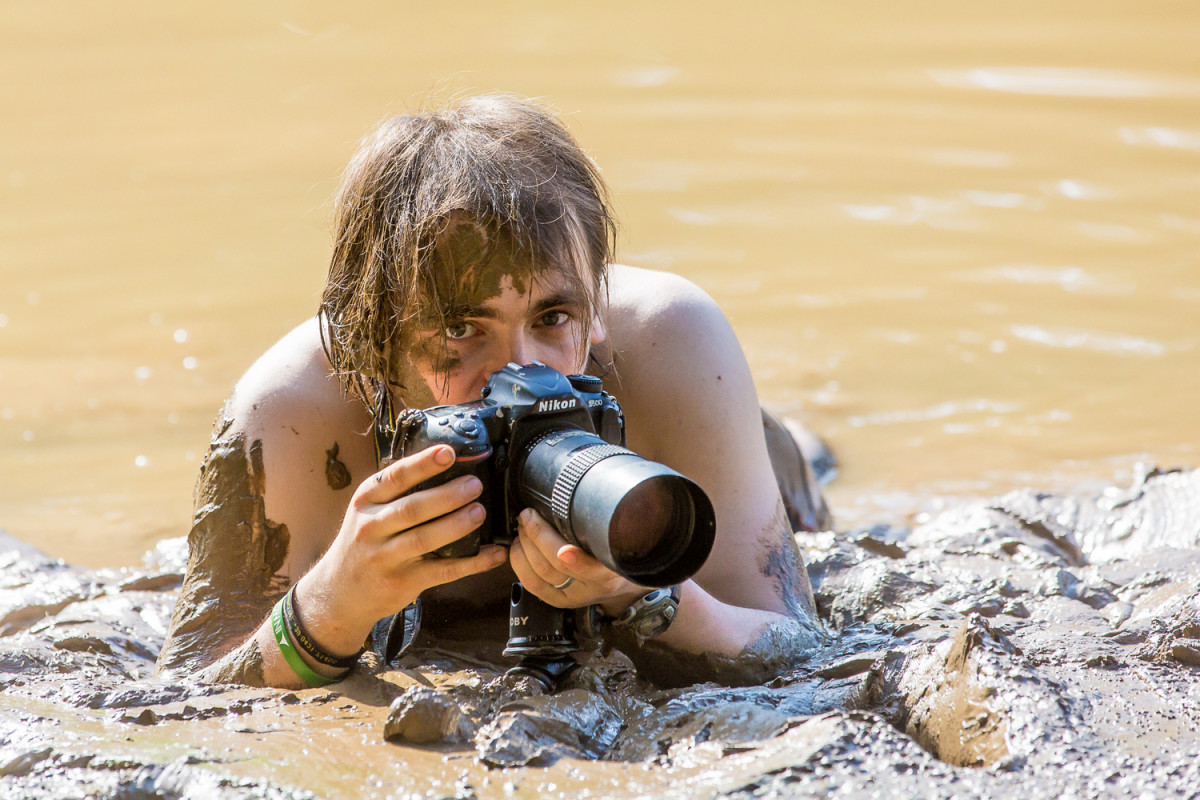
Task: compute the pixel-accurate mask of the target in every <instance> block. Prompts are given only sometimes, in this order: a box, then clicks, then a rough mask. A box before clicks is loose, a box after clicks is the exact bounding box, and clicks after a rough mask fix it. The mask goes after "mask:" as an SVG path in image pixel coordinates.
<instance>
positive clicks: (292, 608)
mask: <svg viewBox="0 0 1200 800" xmlns="http://www.w3.org/2000/svg"><path fill="white" fill-rule="evenodd" d="M295 592H296V587H295V586H292V588H291V589H288V593H287V596H286V597H284V598H283V621H284V623H285V624H286V625H287V629H288V632H289V633H290V634H291V635H292V637H291V638H292V642H293V643H294V644H295V645H296V646H297V647H299V648H300V649H301V650H303V651H304V652H306V653H308V654H309V655H310V656H312V658H313V660H314V661H317V662H319V663H321V664H324V665H326V666H328V667H336V668H337V669H349V668H350V667H353V666H354V665H355V664H357V663H358V657H359V656H361V655H362V653H363V651H362V650H359V651H358V652H357V653H355V654H354V655H352V656H334V655H330V654H329V653H326V652H325V651H324V650H322V649H321V646H320V645H319V644H317V643H316V642H315V641H313V638H312V637H311V636H309V635H308V631H306V630H304V626H303V625H301V624H300V615H299V614H297V613H296V601H295V600H294V599H293V597H292V596H293V595H294V594H295ZM363 649H366V648H365V647H364V648H363Z"/></svg>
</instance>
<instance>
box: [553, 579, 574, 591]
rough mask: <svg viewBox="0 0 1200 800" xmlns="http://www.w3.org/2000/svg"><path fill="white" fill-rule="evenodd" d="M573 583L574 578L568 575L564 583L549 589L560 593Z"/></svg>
mask: <svg viewBox="0 0 1200 800" xmlns="http://www.w3.org/2000/svg"><path fill="white" fill-rule="evenodd" d="M574 582H575V579H574V578H572V577H571V576H570V575H568V576H567V579H566V580H565V581H563V582H562V583H560V584H558V585H557V586H552V587H550V588H552V589H558V590H559V591H560V592H561V591H562V590H563V589H566V588H567V587H568V586H570V585H571V584H572V583H574Z"/></svg>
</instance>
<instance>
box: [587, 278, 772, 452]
mask: <svg viewBox="0 0 1200 800" xmlns="http://www.w3.org/2000/svg"><path fill="white" fill-rule="evenodd" d="M610 298H611V299H610V310H609V317H608V339H607V341H606V343H605V344H606V346H607V350H606V353H607V355H609V357H610V358H611V360H612V363H613V364H614V365H615V367H616V380H615V386H616V387H617V391H618V392H619V394H618V399H620V400H621V402H622V404H623V405H624V406H626V410H627V412H628V413H627V415H628V416H629V417H631V420H630V423H631V425H632V427H633V429H634V430H633V431H631V435H634V436H636V438H638V439H640V440H642V441H643V442H644V445H645V446H648V447H651V448H652V449H653V450H656V451H658V450H659V449H660V446H662V445H664V444H665V442H662V441H660V439H662V437H667V438H669V439H671V440H672V441H673V440H675V439H676V438H677V436H678V435H679V432H678V430H677V427H678V426H679V425H684V424H689V422H690V421H691V420H692V418H693V417H695V416H697V413H696V411H697V409H700V408H705V407H709V408H720V409H723V410H725V411H726V412H731V411H732V412H736V413H737V414H738V415H739V416H741V417H745V418H747V419H755V420H757V419H758V414H759V407H758V396H757V394H756V393H755V391H754V381H753V377H752V375H751V373H750V368H749V366H748V365H747V363H746V359H745V356H744V354H743V353H742V349H741V345H740V344H739V343H738V340H737V335H736V334H735V333H734V331H733V328H732V326H731V325H730V324H729V320H728V319H726V317H725V314H724V312H722V311H721V309H720V307H719V306H718V305H717V303H716V302H715V301H714V300H713V299H712V298H711V297H710V296H709V295H708V294H707V293H706V292H705V291H704V290H703V289H701V288H700V287H699V286H697V285H696V284H695V283H693V282H691V281H689V280H687V279H686V278H683V277H682V276H679V275H674V274H671V273H666V272H657V271H654V270H647V269H639V268H636V267H617V266H614V267H613V268H612V273H611V291H610ZM727 418H728V417H727ZM659 454H660V455H664V456H666V455H668V454H667V453H663V452H660V453H659Z"/></svg>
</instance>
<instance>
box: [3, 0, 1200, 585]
mask: <svg viewBox="0 0 1200 800" xmlns="http://www.w3.org/2000/svg"><path fill="white" fill-rule="evenodd" d="M371 5H374V7H373V8H372V7H370V6H371ZM441 8H442V7H441V6H435V7H426V8H414V7H406V8H404V9H403V10H400V7H399V6H396V5H395V4H391V3H377V4H355V5H354V6H353V7H351V8H345V9H343V8H338V7H335V6H328V7H326V6H325V5H318V4H299V5H297V4H279V3H266V4H249V5H247V4H237V3H215V4H207V5H206V6H205V7H204V9H203V11H201V10H200V9H199V7H192V6H177V5H171V4H167V5H163V4H158V3H155V4H151V3H123V4H121V5H120V7H119V8H114V7H112V6H109V5H104V4H99V5H97V4H84V3H77V2H60V1H58V0H51V2H44V3H36V4H33V3H22V4H18V3H8V4H5V6H4V9H3V12H2V13H0V45H2V46H0V74H2V75H3V80H0V108H3V118H4V125H3V126H2V127H0V526H2V527H4V528H5V529H7V530H8V531H9V532H10V533H12V534H14V535H16V536H19V537H21V538H23V539H25V540H27V541H30V542H32V543H34V544H36V545H38V546H40V547H42V548H43V549H45V550H46V551H48V552H50V553H51V554H53V555H56V556H61V557H63V558H66V559H68V560H71V561H73V562H76V563H80V564H83V565H88V566H102V565H118V564H125V563H130V562H132V561H134V560H135V559H136V558H137V556H138V555H139V554H140V553H141V552H143V551H144V550H145V549H146V548H147V547H149V546H150V545H151V544H152V543H153V542H154V541H155V540H157V539H158V538H161V537H163V536H174V535H180V534H182V533H184V532H186V530H187V526H188V519H189V516H190V511H191V509H190V506H191V498H190V495H191V485H192V482H193V480H194V477H195V473H196V470H197V468H198V466H199V461H200V459H201V458H202V456H203V453H204V450H205V447H206V444H207V440H208V429H209V423H210V421H211V419H212V418H213V416H214V414H215V412H216V410H217V409H218V407H219V406H220V404H221V401H222V399H223V398H224V397H225V396H226V394H227V393H228V390H229V388H230V386H231V385H232V384H233V383H234V381H235V380H236V379H237V377H238V375H239V374H240V373H241V372H242V371H243V370H244V369H245V368H246V367H247V366H248V365H249V364H250V363H251V362H252V361H253V359H254V358H255V357H256V356H257V355H258V354H259V353H260V352H262V351H263V350H264V349H265V348H266V347H267V346H268V345H269V344H270V343H271V342H272V341H274V340H275V339H276V338H277V337H278V336H279V335H280V334H282V333H283V332H284V331H286V330H287V329H289V328H290V327H291V326H292V325H294V324H296V323H297V322H299V321H300V320H302V319H303V318H305V317H306V316H308V315H310V314H312V313H313V311H314V310H315V306H316V301H317V297H318V295H319V292H320V289H321V285H322V279H323V274H324V270H325V263H326V259H327V253H328V221H329V209H330V198H331V195H332V193H333V191H334V188H335V186H336V182H337V177H338V173H339V170H340V169H341V168H342V166H343V164H344V162H345V161H346V160H347V159H348V157H349V155H350V153H351V152H352V150H353V148H354V144H355V142H356V141H357V140H358V139H359V138H360V137H361V136H362V135H363V134H364V133H365V132H366V131H367V130H368V129H369V128H370V126H371V125H372V124H373V123H375V122H376V121H377V120H379V119H380V118H381V117H383V116H384V115H385V114H387V113H394V112H400V111H403V110H405V109H407V108H411V107H414V106H417V105H419V104H420V103H421V102H423V101H424V100H425V99H426V98H428V97H430V96H433V97H447V96H451V95H455V94H461V93H468V92H474V91H483V90H509V91H513V92H517V93H521V94H525V95H532V96H537V97H541V98H544V99H545V100H546V101H548V102H550V103H551V104H553V105H554V106H555V107H557V108H558V109H559V110H561V111H562V112H563V113H564V114H565V117H566V119H567V121H568V124H569V125H570V126H571V128H572V129H573V130H574V131H575V133H576V135H577V136H578V137H579V139H580V140H581V141H582V142H583V144H584V146H585V147H586V148H587V149H588V150H589V152H591V153H592V154H593V155H594V156H595V158H596V159H597V161H598V162H599V163H600V165H601V166H602V167H603V169H604V174H605V176H606V177H607V179H608V181H609V182H610V184H611V188H612V190H613V193H614V196H615V198H616V206H617V209H618V212H619V214H620V216H621V220H622V224H623V229H622V233H621V242H620V257H621V259H622V260H624V261H625V262H628V263H632V264H638V265H642V266H647V267H655V268H660V269H666V270H672V271H675V272H679V273H681V274H684V275H686V276H688V277H690V278H691V279H693V280H694V281H696V282H697V283H699V284H700V285H701V286H703V287H704V288H705V289H706V290H708V291H709V292H710V293H711V294H712V295H713V296H714V297H715V298H716V299H717V300H718V301H719V302H720V304H721V305H722V306H723V307H724V308H725V309H726V311H727V313H728V314H729V316H730V318H731V319H732V321H733V323H734V325H735V327H736V329H737V331H738V333H739V335H740V336H741V339H742V342H743V344H744V346H745V349H746V353H747V356H748V358H749V361H750V364H751V366H752V368H753V370H754V374H755V376H756V379H757V382H758V389H759V392H760V395H761V397H762V400H763V401H764V402H765V403H766V404H768V405H770V406H773V407H775V408H778V409H781V410H783V411H786V412H788V413H791V414H794V415H796V416H797V417H799V418H802V419H803V420H804V421H806V422H807V423H808V424H809V425H811V426H812V427H813V428H815V429H816V430H817V431H818V432H820V433H821V434H823V435H824V436H825V437H827V438H828V440H829V441H830V443H831V444H832V445H833V447H834V448H835V450H836V451H837V453H838V455H839V456H840V458H841V460H842V465H843V466H842V471H841V475H840V477H839V478H838V479H837V481H836V482H835V483H834V484H833V486H832V487H831V498H832V504H833V507H834V511H835V514H836V515H837V516H838V517H839V521H840V523H841V525H843V526H849V525H858V524H868V523H871V522H875V521H892V522H896V521H903V520H904V519H905V518H906V517H907V516H909V515H913V514H919V513H921V512H922V511H923V510H928V509H930V508H933V507H936V506H937V505H938V504H939V503H944V502H947V501H953V499H955V498H961V497H973V496H979V495H990V494H995V493H999V492H1004V491H1007V490H1008V489H1010V488H1014V487H1017V486H1023V485H1031V486H1036V487H1043V488H1047V489H1072V488H1086V487H1090V486H1095V485H1098V484H1103V483H1108V482H1111V481H1112V480H1114V479H1115V480H1123V479H1124V477H1125V476H1126V475H1128V474H1129V473H1130V471H1131V470H1132V468H1133V465H1134V464H1135V462H1137V461H1138V460H1139V459H1142V460H1148V461H1154V462H1158V463H1161V464H1164V465H1173V464H1184V465H1191V466H1196V465H1198V464H1200V454H1198V453H1197V448H1196V444H1197V428H1198V427H1200V426H1198V423H1200V412H1198V411H1197V401H1198V399H1200V391H1198V390H1200V378H1198V377H1197V376H1198V373H1200V277H1198V276H1197V269H1196V263H1197V256H1198V254H1200V205H1198V203H1197V200H1198V199H1200V111H1198V109H1200V59H1197V58H1196V53H1197V52H1198V49H1197V37H1196V31H1197V30H1198V28H1197V22H1198V21H1200V20H1198V19H1197V18H1198V16H1200V12H1197V11H1196V10H1194V8H1195V7H1194V5H1193V4H1189V3H1147V4H1117V3H1109V2H1100V3H1097V2H1088V3H1082V2H1077V3H1061V4H1054V5H1053V7H1051V8H1047V7H1046V6H1045V4H1034V3H1024V2H1022V3H1005V4H999V5H997V4H990V5H989V4H960V3H937V4H931V3H904V4H897V5H891V4H866V3H845V4H841V3H835V4H796V3H782V2H781V3H750V4H739V5H737V6H729V5H725V4H711V5H710V4H699V5H697V4H695V3H686V4H685V3H675V2H669V3H656V4H651V5H649V6H643V5H640V4H639V5H635V4H628V3H609V4H604V5H603V6H595V5H586V6H584V5H572V4H555V5H549V4H546V5H542V6H540V7H538V9H537V10H536V11H533V10H531V9H532V7H526V6H522V9H525V10H524V11H522V12H521V13H511V12H510V11H509V7H508V6H507V5H505V4H482V3H473V2H467V3H456V4H453V6H452V7H449V6H448V7H445V8H446V10H441ZM431 9H432V10H431ZM696 401H697V402H699V403H703V402H704V398H703V397H702V396H697V398H696Z"/></svg>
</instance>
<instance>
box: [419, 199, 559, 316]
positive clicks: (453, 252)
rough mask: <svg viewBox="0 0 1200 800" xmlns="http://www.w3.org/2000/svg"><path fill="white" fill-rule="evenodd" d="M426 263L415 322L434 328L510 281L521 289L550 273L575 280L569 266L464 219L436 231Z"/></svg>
mask: <svg viewBox="0 0 1200 800" xmlns="http://www.w3.org/2000/svg"><path fill="white" fill-rule="evenodd" d="M430 266H431V268H432V269H431V270H430V271H429V272H428V273H426V276H425V277H426V280H425V285H424V287H423V288H424V290H425V301H424V302H422V303H421V304H420V308H418V309H417V319H418V324H419V326H420V327H422V328H426V329H434V330H436V329H439V328H441V327H442V324H443V323H444V322H445V321H446V320H449V319H452V318H454V317H456V316H458V315H461V314H463V313H464V312H465V311H468V310H471V309H477V308H479V307H481V306H483V305H484V304H485V303H487V302H489V301H490V300H494V299H495V298H497V297H499V296H500V294H501V293H502V292H503V291H504V290H505V289H506V288H509V287H510V286H511V288H512V289H514V290H515V291H516V292H517V293H519V294H526V293H527V292H529V291H531V290H532V288H533V286H534V285H537V284H541V283H542V282H543V281H549V280H552V279H553V278H555V277H561V278H563V279H564V282H565V283H566V284H567V285H574V284H576V283H577V282H578V277H577V276H576V275H575V274H574V273H573V272H572V271H571V270H570V269H569V268H562V269H560V268H556V267H555V266H554V265H552V264H551V263H550V260H549V259H547V258H545V257H544V256H543V257H539V255H538V254H535V253H534V252H532V250H531V248H530V247H529V246H528V245H526V244H525V243H522V242H520V241H519V240H518V239H517V238H516V237H515V236H514V235H513V234H512V233H511V232H510V231H508V230H506V229H504V228H502V227H500V226H498V225H481V224H477V223H475V222H473V221H470V220H466V219H452V220H451V221H450V222H448V223H447V225H446V228H445V229H444V230H443V231H442V232H441V233H439V234H438V237H437V240H436V243H435V245H434V250H433V253H432V255H431V257H430ZM581 295H582V293H581ZM581 299H582V296H581Z"/></svg>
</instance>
